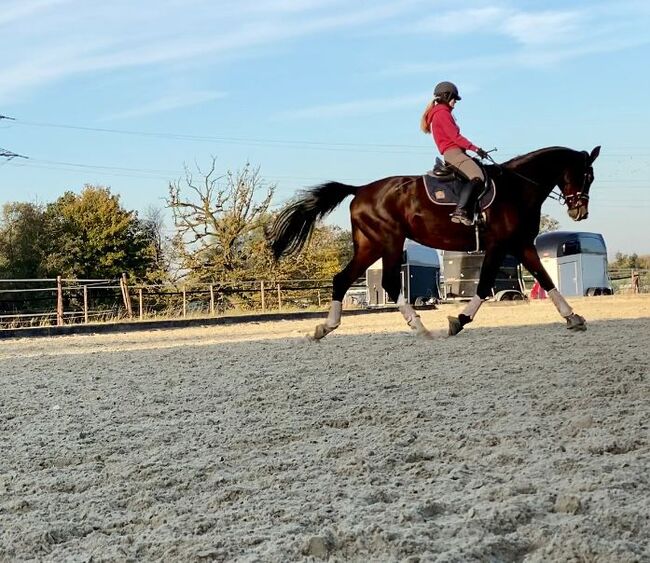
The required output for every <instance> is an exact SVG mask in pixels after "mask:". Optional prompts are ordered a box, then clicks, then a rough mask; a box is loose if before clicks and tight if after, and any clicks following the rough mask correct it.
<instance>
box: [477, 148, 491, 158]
mask: <svg viewBox="0 0 650 563" xmlns="http://www.w3.org/2000/svg"><path fill="white" fill-rule="evenodd" d="M476 154H477V155H478V156H479V158H487V157H488V156H489V155H488V152H487V151H484V150H483V149H481V148H478V149H476Z"/></svg>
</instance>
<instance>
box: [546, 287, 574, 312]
mask: <svg viewBox="0 0 650 563" xmlns="http://www.w3.org/2000/svg"><path fill="white" fill-rule="evenodd" d="M548 296H549V298H550V299H551V301H553V305H555V308H556V309H557V310H558V313H560V315H562V316H563V317H568V316H569V315H572V314H573V309H572V308H571V305H569V304H568V303H567V302H566V299H564V297H562V294H561V293H560V292H559V291H558V290H557V289H556V288H553V289H551V291H549V292H548Z"/></svg>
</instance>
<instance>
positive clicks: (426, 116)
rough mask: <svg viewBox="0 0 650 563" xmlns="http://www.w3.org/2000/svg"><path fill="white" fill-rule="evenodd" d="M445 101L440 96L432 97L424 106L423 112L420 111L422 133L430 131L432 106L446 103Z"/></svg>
mask: <svg viewBox="0 0 650 563" xmlns="http://www.w3.org/2000/svg"><path fill="white" fill-rule="evenodd" d="M446 103H447V102H446V101H445V100H442V99H440V98H433V99H432V100H431V101H430V102H429V103H428V104H427V107H426V108H424V112H422V117H421V118H420V131H422V133H424V134H427V135H428V134H429V133H431V111H432V110H433V107H434V106H435V105H436V104H446Z"/></svg>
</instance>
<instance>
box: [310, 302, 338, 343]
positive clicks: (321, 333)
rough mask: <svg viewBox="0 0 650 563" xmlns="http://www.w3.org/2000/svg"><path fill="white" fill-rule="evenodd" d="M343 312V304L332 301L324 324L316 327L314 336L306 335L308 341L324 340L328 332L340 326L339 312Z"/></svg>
mask: <svg viewBox="0 0 650 563" xmlns="http://www.w3.org/2000/svg"><path fill="white" fill-rule="evenodd" d="M342 310H343V303H341V302H340V301H332V302H331V303H330V312H329V315H327V319H326V320H325V322H324V323H321V324H319V325H317V326H316V329H315V330H314V334H313V336H312V335H308V336H307V338H309V339H310V340H320V339H321V338H325V337H326V336H327V335H328V334H329V333H330V332H332V331H333V330H335V329H336V328H338V326H339V325H340V324H341V311H342Z"/></svg>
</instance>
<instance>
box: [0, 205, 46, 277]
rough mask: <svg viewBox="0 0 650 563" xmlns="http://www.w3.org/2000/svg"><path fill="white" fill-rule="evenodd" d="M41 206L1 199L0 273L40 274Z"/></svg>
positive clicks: (42, 220)
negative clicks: (2, 202)
mask: <svg viewBox="0 0 650 563" xmlns="http://www.w3.org/2000/svg"><path fill="white" fill-rule="evenodd" d="M43 229H44V217H43V207H42V206H41V205H39V204H36V203H20V202H12V203H5V204H4V205H3V206H2V212H1V216H0V276H1V277H3V278H21V279H22V278H38V277H40V276H41V275H42V268H41V262H42V259H43V249H42V243H43Z"/></svg>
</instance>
